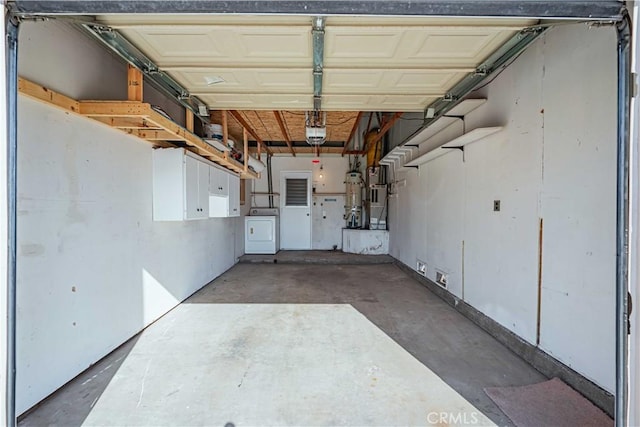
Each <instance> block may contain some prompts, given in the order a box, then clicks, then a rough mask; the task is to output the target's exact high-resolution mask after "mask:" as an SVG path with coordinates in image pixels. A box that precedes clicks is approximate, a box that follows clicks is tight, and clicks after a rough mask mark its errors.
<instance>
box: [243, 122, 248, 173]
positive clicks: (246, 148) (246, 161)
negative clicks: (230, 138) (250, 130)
mask: <svg viewBox="0 0 640 427" xmlns="http://www.w3.org/2000/svg"><path fill="white" fill-rule="evenodd" d="M242 140H243V143H244V147H243V148H244V153H243V154H242V159H243V160H244V171H245V172H247V171H248V170H249V134H247V130H246V129H243V130H242Z"/></svg>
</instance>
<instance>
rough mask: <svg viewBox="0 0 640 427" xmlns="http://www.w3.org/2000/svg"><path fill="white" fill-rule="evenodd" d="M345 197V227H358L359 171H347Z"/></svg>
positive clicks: (360, 185)
mask: <svg viewBox="0 0 640 427" xmlns="http://www.w3.org/2000/svg"><path fill="white" fill-rule="evenodd" d="M345 184H346V186H347V197H346V199H345V207H344V219H345V220H346V221H347V228H360V227H361V226H362V184H363V181H362V174H361V173H360V172H348V173H347V177H346V180H345Z"/></svg>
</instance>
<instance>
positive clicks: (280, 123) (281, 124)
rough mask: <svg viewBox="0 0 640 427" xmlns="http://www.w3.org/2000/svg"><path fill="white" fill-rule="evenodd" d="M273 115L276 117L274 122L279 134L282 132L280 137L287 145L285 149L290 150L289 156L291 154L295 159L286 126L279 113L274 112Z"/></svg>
mask: <svg viewBox="0 0 640 427" xmlns="http://www.w3.org/2000/svg"><path fill="white" fill-rule="evenodd" d="M273 115H274V116H275V117H276V121H277V122H278V127H280V132H282V137H283V138H284V141H285V142H286V143H287V147H289V150H291V154H293V157H295V156H296V152H295V150H294V149H293V146H292V145H291V138H290V137H289V133H288V132H287V126H286V125H285V124H284V120H283V119H282V114H281V113H280V111H274V112H273Z"/></svg>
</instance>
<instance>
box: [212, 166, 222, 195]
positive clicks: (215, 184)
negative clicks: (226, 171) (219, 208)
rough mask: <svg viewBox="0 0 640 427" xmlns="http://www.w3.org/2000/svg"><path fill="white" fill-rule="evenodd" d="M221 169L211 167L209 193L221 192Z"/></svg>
mask: <svg viewBox="0 0 640 427" xmlns="http://www.w3.org/2000/svg"><path fill="white" fill-rule="evenodd" d="M219 181H220V171H219V170H218V168H214V167H212V168H210V169H209V193H210V194H220V191H221V189H220V183H219Z"/></svg>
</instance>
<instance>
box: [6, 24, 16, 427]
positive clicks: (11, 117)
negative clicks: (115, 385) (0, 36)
mask: <svg viewBox="0 0 640 427" xmlns="http://www.w3.org/2000/svg"><path fill="white" fill-rule="evenodd" d="M6 25H7V27H6V32H7V34H6V38H5V43H6V55H7V62H6V66H7V70H6V73H7V75H6V77H7V113H6V114H7V199H8V200H7V235H8V242H7V343H6V344H7V372H6V378H7V380H6V420H5V424H6V425H7V426H15V425H16V256H17V252H16V248H17V246H16V245H17V240H16V212H17V194H18V186H17V182H18V174H17V171H18V168H17V165H18V115H17V114H18V108H17V105H18V33H19V30H20V22H19V21H18V20H16V19H15V17H13V16H11V17H10V18H9V19H7V21H6Z"/></svg>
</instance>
